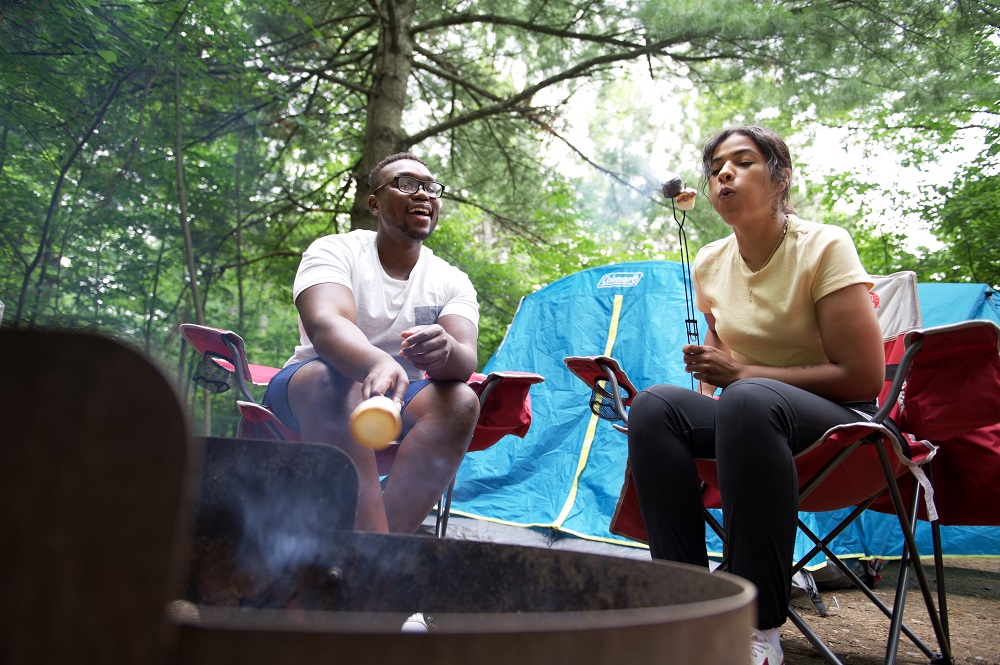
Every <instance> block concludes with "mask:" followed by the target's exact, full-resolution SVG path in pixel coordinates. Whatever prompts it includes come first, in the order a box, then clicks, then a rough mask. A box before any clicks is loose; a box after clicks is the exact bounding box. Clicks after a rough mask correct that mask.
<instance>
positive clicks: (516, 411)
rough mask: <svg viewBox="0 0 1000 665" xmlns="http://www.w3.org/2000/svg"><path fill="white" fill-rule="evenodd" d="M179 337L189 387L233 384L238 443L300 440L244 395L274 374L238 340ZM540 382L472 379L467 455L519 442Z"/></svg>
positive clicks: (215, 332)
mask: <svg viewBox="0 0 1000 665" xmlns="http://www.w3.org/2000/svg"><path fill="white" fill-rule="evenodd" d="M180 332H181V335H183V336H184V339H186V340H187V341H188V342H189V343H190V344H191V346H193V347H194V348H195V350H197V351H198V353H200V354H201V355H202V356H203V357H204V361H203V363H202V366H201V368H200V369H199V370H198V371H197V372H196V374H195V377H194V381H195V383H197V384H198V385H200V386H202V387H203V388H205V389H206V390H210V391H212V392H217V393H219V392H225V391H226V390H228V389H229V383H230V382H233V383H235V385H236V387H237V389H238V390H239V391H240V394H241V395H242V396H243V399H242V400H240V399H238V400H236V408H237V409H239V412H240V423H239V426H238V428H237V433H236V436H237V437H238V438H251V439H277V440H280V441H301V440H302V438H301V437H300V436H299V435H298V433H296V432H294V431H292V430H290V429H289V428H287V427H285V425H283V424H282V423H281V421H280V420H278V418H277V416H275V415H274V413H273V412H271V410H270V409H268V408H267V407H265V406H263V405H262V404H259V403H258V402H257V400H256V399H254V396H253V394H252V393H251V392H250V388H249V385H248V383H253V384H255V385H258V386H266V385H267V384H268V382H270V380H271V379H272V378H274V375H275V374H277V373H278V371H279V369H278V368H276V367H268V366H266V365H253V364H251V363H249V362H248V361H247V354H246V346H245V345H244V343H243V338H241V337H240V336H239V335H238V334H236V333H234V332H232V331H231V330H222V329H219V328H211V327H209V326H202V325H197V324H194V323H182V324H181V326H180ZM542 381H544V379H543V378H542V377H541V376H539V375H538V374H532V373H530V372H490V374H489V375H484V374H479V373H476V374H473V375H472V377H471V378H470V379H469V381H468V384H469V386H470V387H471V388H472V389H473V390H474V391H475V392H476V394H478V395H479V421H478V423H477V424H476V429H475V431H474V432H473V434H472V441H471V442H470V443H469V452H475V451H477V450H484V449H486V448H489V447H490V446H492V445H493V444H494V443H496V442H497V441H499V440H500V439H501V438H503V437H504V436H505V435H507V434H513V435H515V436H518V437H521V438H524V436H525V434H527V433H528V428H529V427H530V426H531V396H530V395H529V393H528V389H529V388H530V387H531V386H532V385H533V384H536V383H541V382H542ZM397 450H398V446H390V447H388V448H386V449H384V450H380V451H377V452H376V453H375V459H376V461H377V462H378V469H379V474H380V475H386V474H388V473H389V469H390V468H391V467H392V462H393V460H394V459H395V457H396V451H397ZM454 490H455V479H454V478H452V480H451V483H449V485H448V489H447V490H446V491H445V494H444V495H443V496H442V497H441V501H440V503H439V504H438V511H437V518H436V521H435V529H434V530H435V533H436V534H437V536H438V537H440V538H444V537H445V532H446V531H447V529H448V515H449V513H450V511H451V499H452V495H453V494H454Z"/></svg>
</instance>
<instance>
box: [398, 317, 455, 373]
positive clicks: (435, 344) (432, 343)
mask: <svg viewBox="0 0 1000 665" xmlns="http://www.w3.org/2000/svg"><path fill="white" fill-rule="evenodd" d="M402 336H403V343H402V345H401V347H400V351H399V353H400V355H401V356H403V357H404V358H406V359H407V360H409V361H410V362H411V363H413V366H414V367H416V368H417V369H419V370H421V371H424V372H427V373H428V374H430V373H432V372H433V371H434V370H436V369H440V368H441V367H444V365H445V363H447V362H448V359H449V358H450V357H451V353H452V346H453V345H454V344H455V340H453V339H452V337H451V335H449V334H448V332H447V331H446V330H445V329H444V328H442V327H441V326H440V325H438V324H436V323H432V324H431V325H429V326H414V327H413V328H410V329H409V330H404V331H403V332H402Z"/></svg>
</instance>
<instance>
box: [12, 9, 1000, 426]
mask: <svg viewBox="0 0 1000 665" xmlns="http://www.w3.org/2000/svg"><path fill="white" fill-rule="evenodd" d="M998 27H1000V7H998V5H997V4H996V3H994V2H987V1H985V0H836V1H826V2H823V1H820V2H816V1H815V0H769V1H766V0H757V1H747V0H731V1H730V2H727V3H711V2H697V1H694V0H650V1H643V0H504V1H503V2H499V1H497V0H492V1H490V0H431V1H428V2H421V3H417V2H416V0H256V1H255V2H247V1H246V0H114V1H113V0H0V191H2V192H3V196H2V197H0V301H2V302H3V303H4V304H5V306H6V311H5V313H4V316H3V321H2V325H3V326H5V327H21V328H24V327H33V326H44V327H65V328H73V329H82V330H93V331H100V332H102V333H106V334H110V335H113V336H115V337H117V338H118V339H121V340H124V341H127V342H128V343H131V344H133V345H135V346H136V347H138V348H140V349H142V350H144V351H145V352H148V353H149V354H150V355H152V356H153V357H154V358H156V359H157V361H159V362H160V363H161V364H162V366H163V367H164V368H165V369H166V371H168V372H169V373H170V374H172V375H173V376H175V378H176V379H177V382H178V383H177V385H178V386H179V388H180V390H181V391H182V392H183V394H184V395H185V399H186V400H187V401H188V403H189V405H190V407H191V412H192V414H193V417H194V418H195V419H197V420H198V421H199V422H200V423H201V424H202V427H203V428H204V429H205V430H206V431H212V432H214V433H215V434H230V433H232V430H233V425H234V423H233V414H234V413H235V411H234V409H233V408H232V405H231V400H230V399H229V398H228V397H227V398H226V399H218V400H216V402H217V404H215V405H214V407H213V405H212V400H211V398H210V396H209V395H208V394H205V395H204V396H203V395H202V391H198V390H195V389H194V387H193V385H192V383H191V382H190V381H189V380H188V378H189V377H190V376H191V373H192V371H193V368H194V366H195V364H196V362H197V360H198V359H197V357H196V354H194V353H193V352H192V351H191V350H190V349H189V348H186V347H185V345H184V343H183V340H182V338H181V337H180V336H179V335H178V332H177V326H178V324H180V323H182V322H198V323H206V324H208V325H213V326H216V327H222V328H229V329H232V330H236V331H239V332H240V333H241V334H242V335H243V337H244V339H245V340H246V341H247V345H248V351H249V355H250V358H251V360H252V361H254V362H259V363H263V364H272V365H275V364H280V363H282V362H284V360H285V359H286V358H287V357H288V355H289V354H290V352H291V350H292V347H293V346H294V344H295V343H296V342H297V338H298V332H297V329H296V319H295V311H294V307H293V305H292V302H291V284H292V280H293V277H294V274H295V270H296V267H297V265H298V262H299V257H300V255H301V253H302V251H303V250H304V249H305V248H306V247H307V246H308V245H309V243H310V242H311V241H312V240H313V239H315V238H317V237H319V236H322V235H325V234H328V233H341V232H345V231H348V230H351V229H357V228H373V224H374V218H373V217H371V216H370V215H369V214H368V213H367V207H366V205H365V201H366V198H367V195H368V191H367V189H366V187H365V186H363V185H362V186H360V187H359V186H358V184H359V183H363V182H364V176H365V174H366V173H367V171H368V170H369V169H370V168H371V166H372V165H373V164H375V163H376V162H377V161H378V160H379V159H380V158H381V157H383V156H384V155H386V154H389V153H391V152H395V151H398V150H410V151H414V152H416V153H418V154H420V155H422V156H424V157H425V158H426V160H427V161H428V162H429V164H430V166H431V170H432V172H433V173H435V174H436V176H437V179H438V180H440V181H441V182H443V183H446V185H447V190H446V192H445V201H444V206H443V214H442V219H441V223H440V225H439V227H438V230H437V231H436V232H435V233H434V235H433V236H432V237H431V239H430V240H429V241H428V245H429V246H430V247H432V248H433V249H434V251H435V252H436V253H437V254H438V255H440V256H441V257H443V258H444V259H446V260H448V261H449V262H451V263H453V264H455V265H457V266H459V267H461V268H462V269H463V270H464V271H465V272H467V273H468V274H469V276H470V277H471V279H472V281H473V283H474V285H475V286H476V289H477V291H478V293H479V299H480V303H481V307H482V322H481V329H480V352H479V358H480V366H481V365H482V364H484V363H485V362H486V361H487V360H488V359H489V357H490V355H491V354H492V352H493V351H494V349H495V348H496V347H497V345H498V344H499V343H500V341H501V340H502V338H503V335H504V332H505V330H506V327H507V326H508V325H509V323H510V321H511V320H512V318H513V315H514V312H515V310H516V308H517V305H518V303H519V301H520V299H521V298H522V297H523V296H524V295H526V294H529V293H531V292H532V291H534V290H537V289H539V288H541V287H542V286H544V285H545V284H548V283H551V282H552V281H554V280H556V279H559V278H560V277H562V276H565V275H568V274H571V273H573V272H576V271H579V270H581V269H585V268H588V267H592V266H597V265H603V264H607V263H613V262H619V261H634V260H647V259H653V260H658V259H670V260H677V259H679V257H680V254H679V250H680V244H679V240H678V229H677V225H676V223H675V221H674V218H673V216H672V213H671V208H670V206H669V203H668V202H667V201H665V200H664V199H663V198H662V196H661V195H660V193H659V182H660V180H661V179H663V178H664V177H665V176H666V175H667V174H668V173H670V172H676V173H678V174H679V175H681V176H682V177H683V178H684V180H685V181H686V182H687V183H688V184H690V185H696V184H697V183H698V180H699V168H700V163H699V160H700V155H699V147H700V145H701V144H702V143H703V142H704V140H706V138H708V137H709V136H710V135H711V134H713V133H714V132H715V131H717V130H718V129H720V128H721V127H723V126H726V125H731V124H737V123H745V122H754V123H760V124H765V125H767V126H769V127H771V128H773V129H775V130H777V131H778V132H780V133H782V134H783V135H785V136H786V137H787V138H788V140H789V142H790V144H791V145H792V149H793V155H794V156H795V157H796V158H797V159H799V160H800V161H799V163H798V164H797V166H798V174H797V177H796V181H795V189H794V197H793V199H794V202H795V203H796V205H797V208H798V209H799V212H800V214H801V215H802V216H803V217H805V218H807V219H811V220H814V221H822V222H828V223H834V224H839V225H841V226H844V227H846V228H848V229H849V230H850V231H851V233H852V234H853V236H854V239H855V242H856V243H857V245H858V247H859V251H860V253H861V256H862V260H863V261H864V263H865V265H866V267H867V268H868V269H869V271H870V272H872V273H888V272H893V271H896V270H902V269H907V270H915V271H916V272H917V274H918V275H919V279H920V280H922V281H933V280H943V281H971V282H977V283H987V284H990V285H991V286H992V287H993V288H994V289H997V288H998V286H1000V242H998V237H1000V233H998V231H1000V218H998V216H997V214H996V213H997V210H998V209H1000V172H998V160H1000V157H998V153H1000V142H998V140H997V139H998V131H1000V122H998V117H1000V116H998V113H1000V36H998ZM831 137H832V140H831ZM942 165H944V166H946V167H947V168H944V167H943V166H942ZM897 173H906V174H909V176H913V175H914V174H916V176H917V177H916V178H914V177H907V178H903V179H900V178H893V177H891V176H893V175H894V174H897ZM684 229H685V231H686V233H687V240H688V242H689V243H690V252H691V255H692V256H693V255H694V253H695V252H696V251H697V248H698V247H700V246H701V245H703V244H704V243H706V242H708V241H711V240H713V239H715V238H718V237H721V236H723V235H725V234H727V233H728V230H727V228H726V227H725V226H724V224H723V223H722V222H721V220H720V219H719V218H718V216H716V215H715V214H714V212H713V211H712V210H711V206H710V205H708V203H707V201H706V200H705V199H703V198H702V199H701V200H700V203H699V205H698V206H697V207H696V208H695V210H694V211H693V212H691V213H690V214H689V215H688V216H687V220H686V222H685V226H684ZM915 231H918V232H915Z"/></svg>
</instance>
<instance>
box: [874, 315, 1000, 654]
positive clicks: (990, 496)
mask: <svg viewBox="0 0 1000 665" xmlns="http://www.w3.org/2000/svg"><path fill="white" fill-rule="evenodd" d="M903 345H904V347H905V353H904V355H903V359H902V360H901V361H900V364H899V370H898V371H899V372H900V373H902V374H904V375H905V377H906V384H905V386H904V389H903V391H902V394H901V395H900V397H899V403H898V412H899V416H898V418H899V425H900V428H901V429H902V430H903V431H904V432H906V433H908V434H910V435H912V436H913V437H915V438H917V439H925V440H927V441H928V442H930V444H931V445H934V446H936V448H937V452H936V454H935V455H934V457H933V459H932V460H931V461H930V463H929V464H928V465H927V472H928V473H927V475H928V476H929V477H930V479H931V484H932V486H933V488H934V502H933V504H927V503H920V502H916V501H915V500H914V498H913V496H912V490H911V488H906V487H904V488H903V499H904V500H905V501H906V502H907V503H909V504H910V505H915V506H917V509H918V512H917V517H919V519H922V520H925V521H928V522H929V523H930V530H931V539H932V544H933V549H934V565H935V568H936V573H937V574H936V579H937V590H938V607H939V609H940V612H941V619H942V623H943V627H944V632H945V634H946V635H947V634H948V610H947V597H946V593H945V591H946V584H945V580H944V567H943V565H942V564H943V555H942V544H941V526H1000V515H998V513H997V510H996V505H997V503H1000V328H998V327H997V325H996V324H995V323H993V322H992V321H965V322H962V323H957V324H953V325H947V326H937V327H934V328H927V329H925V330H917V331H913V332H909V333H907V334H906V335H905V337H904V338H903ZM934 386H938V388H937V389H934ZM928 507H930V508H931V511H930V514H928V510H927V508H928ZM871 509H872V510H876V511H879V512H889V513H891V512H892V505H891V504H890V503H889V502H887V501H886V499H885V497H880V498H879V499H878V500H876V501H875V502H874V503H873V504H872V505H871ZM905 555H906V552H904V556H905Z"/></svg>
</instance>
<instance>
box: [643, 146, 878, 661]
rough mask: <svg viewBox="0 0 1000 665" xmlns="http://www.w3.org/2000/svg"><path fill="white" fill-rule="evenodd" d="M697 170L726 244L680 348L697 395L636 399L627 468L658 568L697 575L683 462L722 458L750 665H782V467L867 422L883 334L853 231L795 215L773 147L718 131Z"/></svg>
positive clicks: (692, 482)
mask: <svg viewBox="0 0 1000 665" xmlns="http://www.w3.org/2000/svg"><path fill="white" fill-rule="evenodd" d="M702 166H703V171H704V179H705V181H706V183H707V188H708V193H709V196H710V198H711V200H712V206H713V207H714V208H715V210H716V212H718V213H719V215H720V216H721V217H722V219H723V220H724V221H725V222H726V224H728V225H729V226H731V227H732V229H733V234H732V235H730V236H728V237H727V238H724V239H722V240H717V241H715V242H712V243H710V244H708V245H706V246H705V247H703V248H702V249H701V251H699V252H698V255H697V257H696V259H695V262H694V267H693V271H692V274H693V278H694V286H695V291H696V305H697V307H698V309H699V310H700V311H702V312H703V313H704V314H705V318H706V320H707V322H708V331H707V332H706V334H705V343H704V344H703V345H699V344H689V345H687V346H685V347H684V348H683V349H682V351H683V354H684V363H685V368H686V371H688V372H690V373H692V374H693V375H694V378H696V379H697V380H698V381H699V386H700V388H699V391H698V392H693V391H691V390H687V389H684V388H681V387H678V386H672V385H659V386H654V387H652V388H649V389H647V390H645V391H643V392H641V393H640V394H639V395H637V396H636V398H635V400H634V401H633V403H632V407H631V409H630V410H629V464H630V468H631V473H632V477H633V480H634V483H635V489H636V493H637V496H638V498H639V504H640V510H641V513H642V519H643V523H644V524H645V527H646V532H647V534H648V536H649V546H650V552H651V554H652V556H653V558H658V559H668V560H671V561H681V562H684V563H690V564H695V565H700V566H707V565H708V557H707V555H706V551H705V524H704V521H703V513H702V500H701V491H700V484H699V479H698V474H697V471H696V469H695V465H694V462H693V459H695V458H715V459H717V460H718V462H717V465H718V472H719V483H720V487H721V494H722V504H723V508H722V509H723V521H724V528H725V530H726V533H727V536H728V543H729V556H728V559H729V568H728V569H729V571H730V572H732V573H734V574H736V575H740V576H741V577H744V578H746V579H748V580H750V581H751V582H753V583H754V584H755V585H756V586H757V589H758V592H759V596H758V630H756V631H754V635H753V638H752V642H751V651H752V653H753V662H754V663H760V664H763V663H766V664H767V665H778V664H779V663H783V662H784V659H783V656H782V651H781V642H780V637H779V633H778V627H779V626H781V625H782V624H783V623H784V622H785V619H786V617H787V607H788V601H789V594H790V583H791V579H790V575H791V567H792V552H793V545H794V539H795V517H796V514H797V510H798V507H797V497H798V478H797V475H796V472H795V464H794V462H793V456H794V455H795V454H797V453H798V452H800V451H802V450H804V449H805V448H807V447H808V446H810V445H811V444H812V443H813V442H815V441H816V440H817V439H818V438H819V437H820V435H822V434H823V432H825V431H826V430H827V429H829V428H830V427H832V426H834V425H837V424H840V423H846V422H853V421H855V420H857V413H855V412H854V411H852V410H851V409H850V408H848V407H847V406H845V404H851V406H852V407H854V408H865V407H870V408H871V412H874V403H873V400H874V399H875V397H877V395H878V393H879V390H880V388H881V386H882V383H883V379H884V362H885V360H884V356H883V350H882V335H881V332H880V329H879V325H878V321H877V319H876V318H875V312H874V310H873V308H872V305H871V300H870V299H869V296H868V289H869V288H871V283H870V281H869V277H868V274H867V272H866V271H865V270H864V268H863V267H862V266H861V262H860V260H859V259H858V254H857V250H856V249H855V247H854V244H853V242H852V241H851V238H850V236H849V235H848V233H847V232H846V231H845V230H844V229H842V228H840V227H836V226H827V225H823V224H814V223H810V222H806V221H803V220H801V219H799V218H798V217H796V216H795V215H794V212H793V210H792V208H791V206H790V205H789V203H788V196H789V193H788V190H789V183H790V182H791V176H792V162H791V157H790V156H789V153H788V147H787V146H786V145H785V143H784V141H783V140H782V139H781V138H780V137H779V136H777V135H776V134H774V133H773V132H771V131H769V130H766V129H763V128H761V127H753V126H748V127H737V128H733V129H728V130H726V131H723V132H722V133H720V134H718V135H717V136H715V137H714V138H713V139H712V140H710V141H709V142H708V144H707V145H706V146H705V150H704V153H703V156H702ZM717 388H722V393H721V395H720V396H719V397H718V399H713V397H712V395H713V394H714V393H715V391H716V389H717ZM859 402H867V403H868V404H866V405H859V404H857V403H859Z"/></svg>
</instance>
